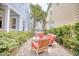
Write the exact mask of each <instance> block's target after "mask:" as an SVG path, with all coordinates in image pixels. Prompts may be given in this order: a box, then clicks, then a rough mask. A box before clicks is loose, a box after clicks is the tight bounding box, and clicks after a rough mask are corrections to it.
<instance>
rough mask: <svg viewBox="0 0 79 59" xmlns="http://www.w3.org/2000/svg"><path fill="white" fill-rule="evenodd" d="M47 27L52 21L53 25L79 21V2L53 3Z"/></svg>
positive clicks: (49, 11)
mask: <svg viewBox="0 0 79 59" xmlns="http://www.w3.org/2000/svg"><path fill="white" fill-rule="evenodd" d="M46 20H47V22H48V23H47V28H49V26H48V25H49V24H51V23H50V22H52V24H53V27H58V26H62V25H65V24H72V23H75V22H78V21H79V4H76V3H59V4H56V3H55V4H51V7H50V8H49V10H48V16H47V19H46Z"/></svg>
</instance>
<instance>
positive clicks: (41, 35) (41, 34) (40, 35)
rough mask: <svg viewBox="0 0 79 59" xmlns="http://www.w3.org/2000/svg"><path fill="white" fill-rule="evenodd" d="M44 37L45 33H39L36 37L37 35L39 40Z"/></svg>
mask: <svg viewBox="0 0 79 59" xmlns="http://www.w3.org/2000/svg"><path fill="white" fill-rule="evenodd" d="M43 36H44V33H37V34H36V35H35V37H39V38H42V37H43Z"/></svg>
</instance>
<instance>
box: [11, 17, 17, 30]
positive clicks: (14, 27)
mask: <svg viewBox="0 0 79 59" xmlns="http://www.w3.org/2000/svg"><path fill="white" fill-rule="evenodd" d="M12 29H16V18H13V19H12Z"/></svg>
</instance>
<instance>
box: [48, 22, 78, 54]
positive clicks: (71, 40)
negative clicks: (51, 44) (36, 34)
mask: <svg viewBox="0 0 79 59" xmlns="http://www.w3.org/2000/svg"><path fill="white" fill-rule="evenodd" d="M47 33H53V34H55V35H56V36H57V40H56V41H57V42H58V43H59V44H62V45H64V47H66V48H68V49H72V50H73V51H74V52H75V55H79V48H78V47H79V22H78V23H75V24H74V25H63V26H61V27H57V28H53V29H49V30H48V31H47Z"/></svg>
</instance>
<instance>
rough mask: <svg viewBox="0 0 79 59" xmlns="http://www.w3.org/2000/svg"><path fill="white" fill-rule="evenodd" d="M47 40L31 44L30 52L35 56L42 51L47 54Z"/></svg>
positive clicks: (43, 39) (42, 39)
mask: <svg viewBox="0 0 79 59" xmlns="http://www.w3.org/2000/svg"><path fill="white" fill-rule="evenodd" d="M48 44H49V43H48V40H47V39H45V38H41V39H40V40H39V41H37V42H35V41H33V42H32V50H33V51H35V52H36V53H37V55H38V54H39V53H41V52H43V51H46V52H48Z"/></svg>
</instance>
